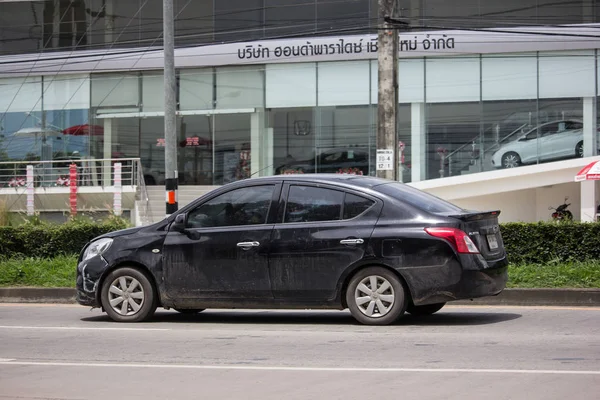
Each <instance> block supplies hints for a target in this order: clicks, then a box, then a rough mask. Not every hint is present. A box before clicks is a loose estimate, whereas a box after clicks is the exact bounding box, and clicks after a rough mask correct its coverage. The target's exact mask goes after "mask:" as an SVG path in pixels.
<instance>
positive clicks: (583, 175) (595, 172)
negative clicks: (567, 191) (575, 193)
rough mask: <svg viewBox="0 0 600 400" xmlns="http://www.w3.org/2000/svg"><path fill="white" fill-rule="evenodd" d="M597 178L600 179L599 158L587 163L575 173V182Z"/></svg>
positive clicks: (596, 179) (595, 179)
mask: <svg viewBox="0 0 600 400" xmlns="http://www.w3.org/2000/svg"><path fill="white" fill-rule="evenodd" d="M598 180H600V160H596V161H593V162H591V163H589V164H588V165H586V166H585V167H583V169H581V171H579V172H578V173H577V175H575V182H581V181H598Z"/></svg>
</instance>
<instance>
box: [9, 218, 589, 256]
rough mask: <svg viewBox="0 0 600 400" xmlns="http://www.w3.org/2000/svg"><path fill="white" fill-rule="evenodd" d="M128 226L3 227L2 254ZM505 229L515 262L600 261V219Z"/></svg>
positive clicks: (55, 249)
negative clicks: (592, 221)
mask: <svg viewBox="0 0 600 400" xmlns="http://www.w3.org/2000/svg"><path fill="white" fill-rule="evenodd" d="M126 227H127V222H126V221H125V220H122V219H116V218H113V219H111V220H108V221H105V222H102V223H95V222H86V221H71V222H68V223H66V224H63V225H51V224H43V223H42V224H30V223H27V224H23V225H20V226H14V227H13V226H8V227H0V258H12V257H18V258H21V257H39V258H52V257H56V256H61V255H75V254H79V252H80V251H81V249H82V248H83V246H84V245H85V244H86V243H87V242H88V241H89V240H90V239H92V238H94V237H96V236H99V235H102V234H104V233H107V232H112V231H116V230H118V229H123V228H126ZM500 229H501V232H502V237H503V239H504V246H505V248H506V252H507V254H508V259H509V262H510V263H511V264H547V263H553V262H556V263H565V262H567V263H568V262H574V261H576V262H579V261H594V260H600V223H577V222H572V223H561V224H556V223H549V222H540V223H507V224H501V226H500Z"/></svg>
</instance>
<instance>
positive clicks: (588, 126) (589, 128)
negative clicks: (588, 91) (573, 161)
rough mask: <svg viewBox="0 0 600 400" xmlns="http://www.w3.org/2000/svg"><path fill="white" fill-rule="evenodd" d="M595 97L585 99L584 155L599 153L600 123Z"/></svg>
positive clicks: (589, 155) (590, 155)
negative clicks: (599, 121) (599, 131)
mask: <svg viewBox="0 0 600 400" xmlns="http://www.w3.org/2000/svg"><path fill="white" fill-rule="evenodd" d="M596 117H597V106H596V98H595V97H585V98H584V99H583V156H584V157H592V156H595V155H597V154H598V130H597V128H598V126H597V125H598V124H597V122H596V121H597V119H596Z"/></svg>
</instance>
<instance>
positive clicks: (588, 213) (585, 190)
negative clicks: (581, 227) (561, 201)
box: [580, 181, 597, 222]
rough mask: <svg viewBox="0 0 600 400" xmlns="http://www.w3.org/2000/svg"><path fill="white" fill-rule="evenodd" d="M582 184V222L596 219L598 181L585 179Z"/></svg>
mask: <svg viewBox="0 0 600 400" xmlns="http://www.w3.org/2000/svg"><path fill="white" fill-rule="evenodd" d="M580 185H581V222H594V221H595V220H596V206H597V205H596V181H583V182H581V183H580Z"/></svg>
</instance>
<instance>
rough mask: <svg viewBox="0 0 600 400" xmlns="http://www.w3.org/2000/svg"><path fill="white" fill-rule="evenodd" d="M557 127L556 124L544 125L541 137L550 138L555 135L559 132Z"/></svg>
mask: <svg viewBox="0 0 600 400" xmlns="http://www.w3.org/2000/svg"><path fill="white" fill-rule="evenodd" d="M559 130H560V129H559V125H558V124H548V125H544V126H543V127H542V130H541V133H542V136H543V137H544V136H550V135H554V134H555V133H558V132H559Z"/></svg>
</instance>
